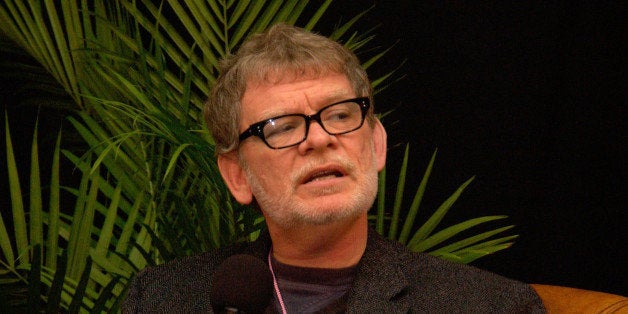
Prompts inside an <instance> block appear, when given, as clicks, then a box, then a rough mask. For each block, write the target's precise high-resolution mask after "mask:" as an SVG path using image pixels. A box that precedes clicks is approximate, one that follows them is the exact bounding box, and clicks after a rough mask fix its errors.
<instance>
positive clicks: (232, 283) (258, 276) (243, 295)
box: [210, 254, 273, 313]
mask: <svg viewBox="0 0 628 314" xmlns="http://www.w3.org/2000/svg"><path fill="white" fill-rule="evenodd" d="M212 283H213V284H212V288H211V295H210V301H211V304H212V308H213V309H214V312H216V313H264V311H265V310H266V308H267V307H268V305H269V304H270V301H271V299H272V297H273V277H272V274H271V273H270V270H269V268H268V265H266V263H264V262H263V261H262V260H261V259H259V258H257V257H254V256H251V255H244V254H238V255H233V256H231V257H229V258H227V259H226V260H225V261H224V262H223V263H222V264H220V266H218V268H217V269H216V271H215V272H214V277H213V279H212Z"/></svg>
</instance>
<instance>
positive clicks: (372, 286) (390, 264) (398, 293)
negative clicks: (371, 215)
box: [347, 230, 410, 313]
mask: <svg viewBox="0 0 628 314" xmlns="http://www.w3.org/2000/svg"><path fill="white" fill-rule="evenodd" d="M402 254H403V253H402ZM399 255H400V252H399V250H398V249H397V247H396V246H394V245H391V244H389V243H388V242H386V241H385V240H384V239H383V238H381V237H380V236H379V235H378V234H377V233H376V232H375V231H374V230H369V237H368V241H367V246H366V250H365V252H364V255H363V256H362V259H361V260H360V263H359V264H358V274H357V276H356V278H355V282H354V284H353V288H352V289H351V292H350V296H349V301H348V304H347V310H348V313H366V312H368V313H374V312H381V313H384V312H385V313H407V312H408V311H409V308H410V302H409V301H410V300H409V298H408V295H407V288H408V286H409V283H408V281H407V279H406V277H407V276H406V275H405V273H404V271H403V268H402V267H401V264H400V262H399V259H398V258H399Z"/></svg>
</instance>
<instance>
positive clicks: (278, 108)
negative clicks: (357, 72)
mask: <svg viewBox="0 0 628 314" xmlns="http://www.w3.org/2000/svg"><path fill="white" fill-rule="evenodd" d="M356 96H357V95H355V92H354V91H353V88H352V86H351V84H350V82H349V80H348V79H347V77H346V76H345V75H344V74H339V73H330V74H327V75H324V76H301V77H296V78H294V77H288V78H282V79H279V80H273V81H268V80H265V81H261V82H248V83H247V87H246V91H245V93H244V95H243V97H242V102H241V103H242V118H243V119H242V120H244V121H243V122H245V123H246V122H251V121H249V120H255V119H258V120H259V119H260V118H267V117H270V116H272V115H278V114H285V113H291V112H295V111H299V112H300V111H310V110H316V109H317V108H320V107H323V106H325V105H327V104H329V103H332V102H335V101H339V100H343V99H346V98H353V97H356ZM269 115H270V116H269Z"/></svg>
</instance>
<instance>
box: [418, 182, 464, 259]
mask: <svg viewBox="0 0 628 314" xmlns="http://www.w3.org/2000/svg"><path fill="white" fill-rule="evenodd" d="M473 179H474V177H472V178H471V179H469V180H467V181H466V182H464V183H463V184H462V185H461V186H460V187H459V188H458V189H457V190H456V191H455V192H454V194H452V195H451V196H450V197H448V198H447V199H446V200H445V201H444V202H443V204H441V205H440V206H439V207H438V209H436V211H435V212H434V214H432V216H431V217H430V218H429V219H428V220H427V221H426V222H425V223H424V224H423V226H421V228H419V230H418V231H417V232H416V233H415V234H414V236H413V237H412V239H411V240H410V242H409V243H408V246H409V247H415V246H416V245H417V244H418V243H419V242H421V241H423V240H424V239H425V238H427V236H428V235H430V234H431V233H432V231H433V230H434V229H435V228H436V226H438V224H439V223H440V221H441V220H442V219H443V217H444V216H445V214H447V212H448V211H449V209H450V208H451V206H452V205H453V204H454V203H455V202H456V200H457V199H458V197H460V195H461V194H462V192H463V191H464V189H465V188H466V187H467V186H468V185H469V184H471V181H473Z"/></svg>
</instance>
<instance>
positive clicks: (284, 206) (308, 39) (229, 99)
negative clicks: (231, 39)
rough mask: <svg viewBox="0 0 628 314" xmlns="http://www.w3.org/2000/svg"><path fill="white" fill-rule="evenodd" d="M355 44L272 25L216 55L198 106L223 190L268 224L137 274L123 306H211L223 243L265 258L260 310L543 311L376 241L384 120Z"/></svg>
mask: <svg viewBox="0 0 628 314" xmlns="http://www.w3.org/2000/svg"><path fill="white" fill-rule="evenodd" d="M372 103H373V100H372V89H371V84H370V82H369V80H368V78H367V76H366V73H365V72H364V70H363V69H362V68H361V66H360V63H359V61H358V59H357V58H356V57H355V55H354V54H353V53H351V52H350V51H349V50H347V49H345V48H344V47H342V46H341V45H339V44H338V43H335V42H333V41H331V40H329V39H327V38H325V37H322V36H318V35H314V34H311V33H309V32H306V31H304V30H302V29H298V28H295V27H292V26H286V25H276V26H274V27H272V28H271V29H269V30H268V31H267V32H265V33H263V34H258V35H256V36H253V37H252V38H251V39H249V40H248V41H247V42H245V43H244V44H243V45H242V47H241V48H240V49H239V50H238V52H237V53H236V54H235V55H233V56H230V57H228V58H227V59H226V60H224V61H223V63H222V68H221V76H220V77H219V79H218V81H217V83H216V85H215V86H214V87H213V89H212V93H211V96H210V99H209V100H208V102H207V105H206V108H205V109H206V112H205V117H206V120H207V124H208V126H209V128H210V131H211V133H212V135H213V136H214V139H215V141H216V148H217V151H218V166H219V169H220V172H221V174H222V176H223V179H224V180H225V182H226V184H227V186H228V187H229V190H230V191H231V193H232V194H233V196H234V197H235V199H236V200H237V201H238V202H240V203H243V204H251V203H253V204H255V205H256V206H257V207H258V208H259V209H260V210H261V212H262V214H263V215H264V217H265V218H266V223H267V226H268V233H264V234H262V235H261V236H260V239H259V240H258V241H256V242H255V243H252V244H249V245H244V246H243V245H240V246H236V247H232V248H225V249H223V250H221V251H219V252H212V253H206V254H203V255H200V256H195V257H191V258H187V259H183V260H179V261H175V262H173V263H170V264H167V265H162V266H159V267H155V268H152V269H148V270H145V271H143V272H141V273H140V274H138V276H137V278H136V279H135V281H134V283H133V285H132V286H131V288H130V291H129V296H128V299H127V301H126V303H125V310H126V311H130V312H132V311H147V312H152V311H168V310H170V309H172V310H181V311H211V301H210V300H209V294H208V291H209V290H210V287H211V286H212V284H213V282H212V276H213V272H214V271H215V269H216V268H217V267H218V266H219V265H220V264H221V263H222V262H223V261H224V260H225V259H226V258H227V257H228V256H230V255H233V254H242V253H245V254H249V255H253V256H257V257H259V258H260V259H262V260H264V261H267V263H268V267H269V268H270V269H271V270H272V273H273V282H274V300H273V302H271V304H270V306H269V309H268V310H269V311H271V312H273V311H274V312H283V313H286V312H287V313H306V312H317V311H318V312H357V313H364V312H375V313H377V312H381V313H402V312H403V313H406V312H408V311H411V312H447V313H450V312H507V313H511V312H543V307H542V304H541V301H540V299H539V298H538V296H537V295H536V294H535V293H534V291H533V290H532V289H531V288H530V287H529V286H528V285H527V284H524V283H520V282H516V281H512V280H509V279H506V278H502V277H499V276H497V275H495V274H492V273H488V272H483V271H481V270H478V269H476V268H473V267H470V266H464V265H458V264H453V263H450V262H446V261H443V260H440V259H437V258H434V257H430V256H427V255H425V254H417V253H411V252H409V251H408V250H407V249H406V248H405V247H403V246H401V245H399V244H396V243H392V242H389V241H387V240H384V239H383V238H382V237H380V236H379V235H377V234H376V233H375V232H374V231H372V230H369V228H368V224H367V212H368V210H369V209H370V207H371V206H372V204H373V202H374V200H375V195H376V192H377V173H378V171H380V170H381V169H382V168H383V167H384V164H385V161H386V131H385V130H384V127H383V126H382V124H381V123H380V121H379V120H378V119H377V118H376V117H375V116H374V114H373V105H372Z"/></svg>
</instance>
